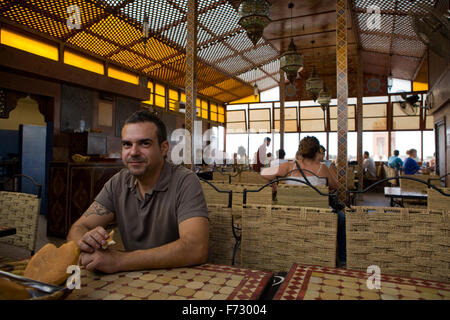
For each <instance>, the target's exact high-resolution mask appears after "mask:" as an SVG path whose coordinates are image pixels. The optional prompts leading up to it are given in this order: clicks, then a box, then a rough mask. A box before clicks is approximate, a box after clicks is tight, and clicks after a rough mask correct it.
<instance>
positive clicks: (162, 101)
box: [155, 95, 166, 108]
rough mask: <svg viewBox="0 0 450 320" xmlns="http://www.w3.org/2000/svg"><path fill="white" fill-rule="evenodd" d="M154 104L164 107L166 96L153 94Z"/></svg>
mask: <svg viewBox="0 0 450 320" xmlns="http://www.w3.org/2000/svg"><path fill="white" fill-rule="evenodd" d="M155 105H156V106H158V107H161V108H165V107H166V98H165V97H161V96H159V95H155Z"/></svg>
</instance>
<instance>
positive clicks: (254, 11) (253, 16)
mask: <svg viewBox="0 0 450 320" xmlns="http://www.w3.org/2000/svg"><path fill="white" fill-rule="evenodd" d="M269 7H270V4H269V3H268V2H267V1H266V0H244V1H242V2H241V4H240V5H239V9H238V14H239V17H240V19H239V22H238V23H239V25H240V26H241V27H242V28H243V29H244V30H245V31H246V32H247V36H248V37H249V39H250V40H251V41H252V43H253V45H254V46H256V43H257V42H258V41H259V39H261V37H262V35H263V31H264V28H265V27H266V26H267V25H268V24H269V23H270V18H269Z"/></svg>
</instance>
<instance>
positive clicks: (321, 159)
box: [319, 149, 325, 162]
mask: <svg viewBox="0 0 450 320" xmlns="http://www.w3.org/2000/svg"><path fill="white" fill-rule="evenodd" d="M324 158H325V151H324V150H323V149H320V150H319V161H320V162H322V161H323V159H324Z"/></svg>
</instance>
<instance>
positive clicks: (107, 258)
mask: <svg viewBox="0 0 450 320" xmlns="http://www.w3.org/2000/svg"><path fill="white" fill-rule="evenodd" d="M124 254H126V253H125V252H122V251H117V250H103V249H99V250H95V251H94V252H93V253H85V252H83V253H81V255H80V258H81V259H80V263H81V265H82V266H84V267H85V268H86V270H88V271H94V270H98V271H102V272H105V273H115V272H119V271H122V270H120V267H119V262H120V260H121V259H123V255H124Z"/></svg>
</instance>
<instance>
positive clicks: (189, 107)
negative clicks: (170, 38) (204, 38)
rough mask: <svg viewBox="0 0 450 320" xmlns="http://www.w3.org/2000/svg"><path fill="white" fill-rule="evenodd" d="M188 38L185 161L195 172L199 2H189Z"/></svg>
mask: <svg viewBox="0 0 450 320" xmlns="http://www.w3.org/2000/svg"><path fill="white" fill-rule="evenodd" d="M187 6H188V10H187V14H186V15H187V36H186V113H185V115H184V119H185V129H186V131H188V133H189V134H190V137H191V138H190V139H187V140H186V146H185V149H184V151H185V152H186V153H185V154H184V160H185V162H189V161H190V164H191V169H192V170H194V168H195V165H194V152H193V151H194V148H193V146H194V121H195V114H196V112H195V109H196V101H197V0H188V4H187ZM200 134H201V133H200Z"/></svg>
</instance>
